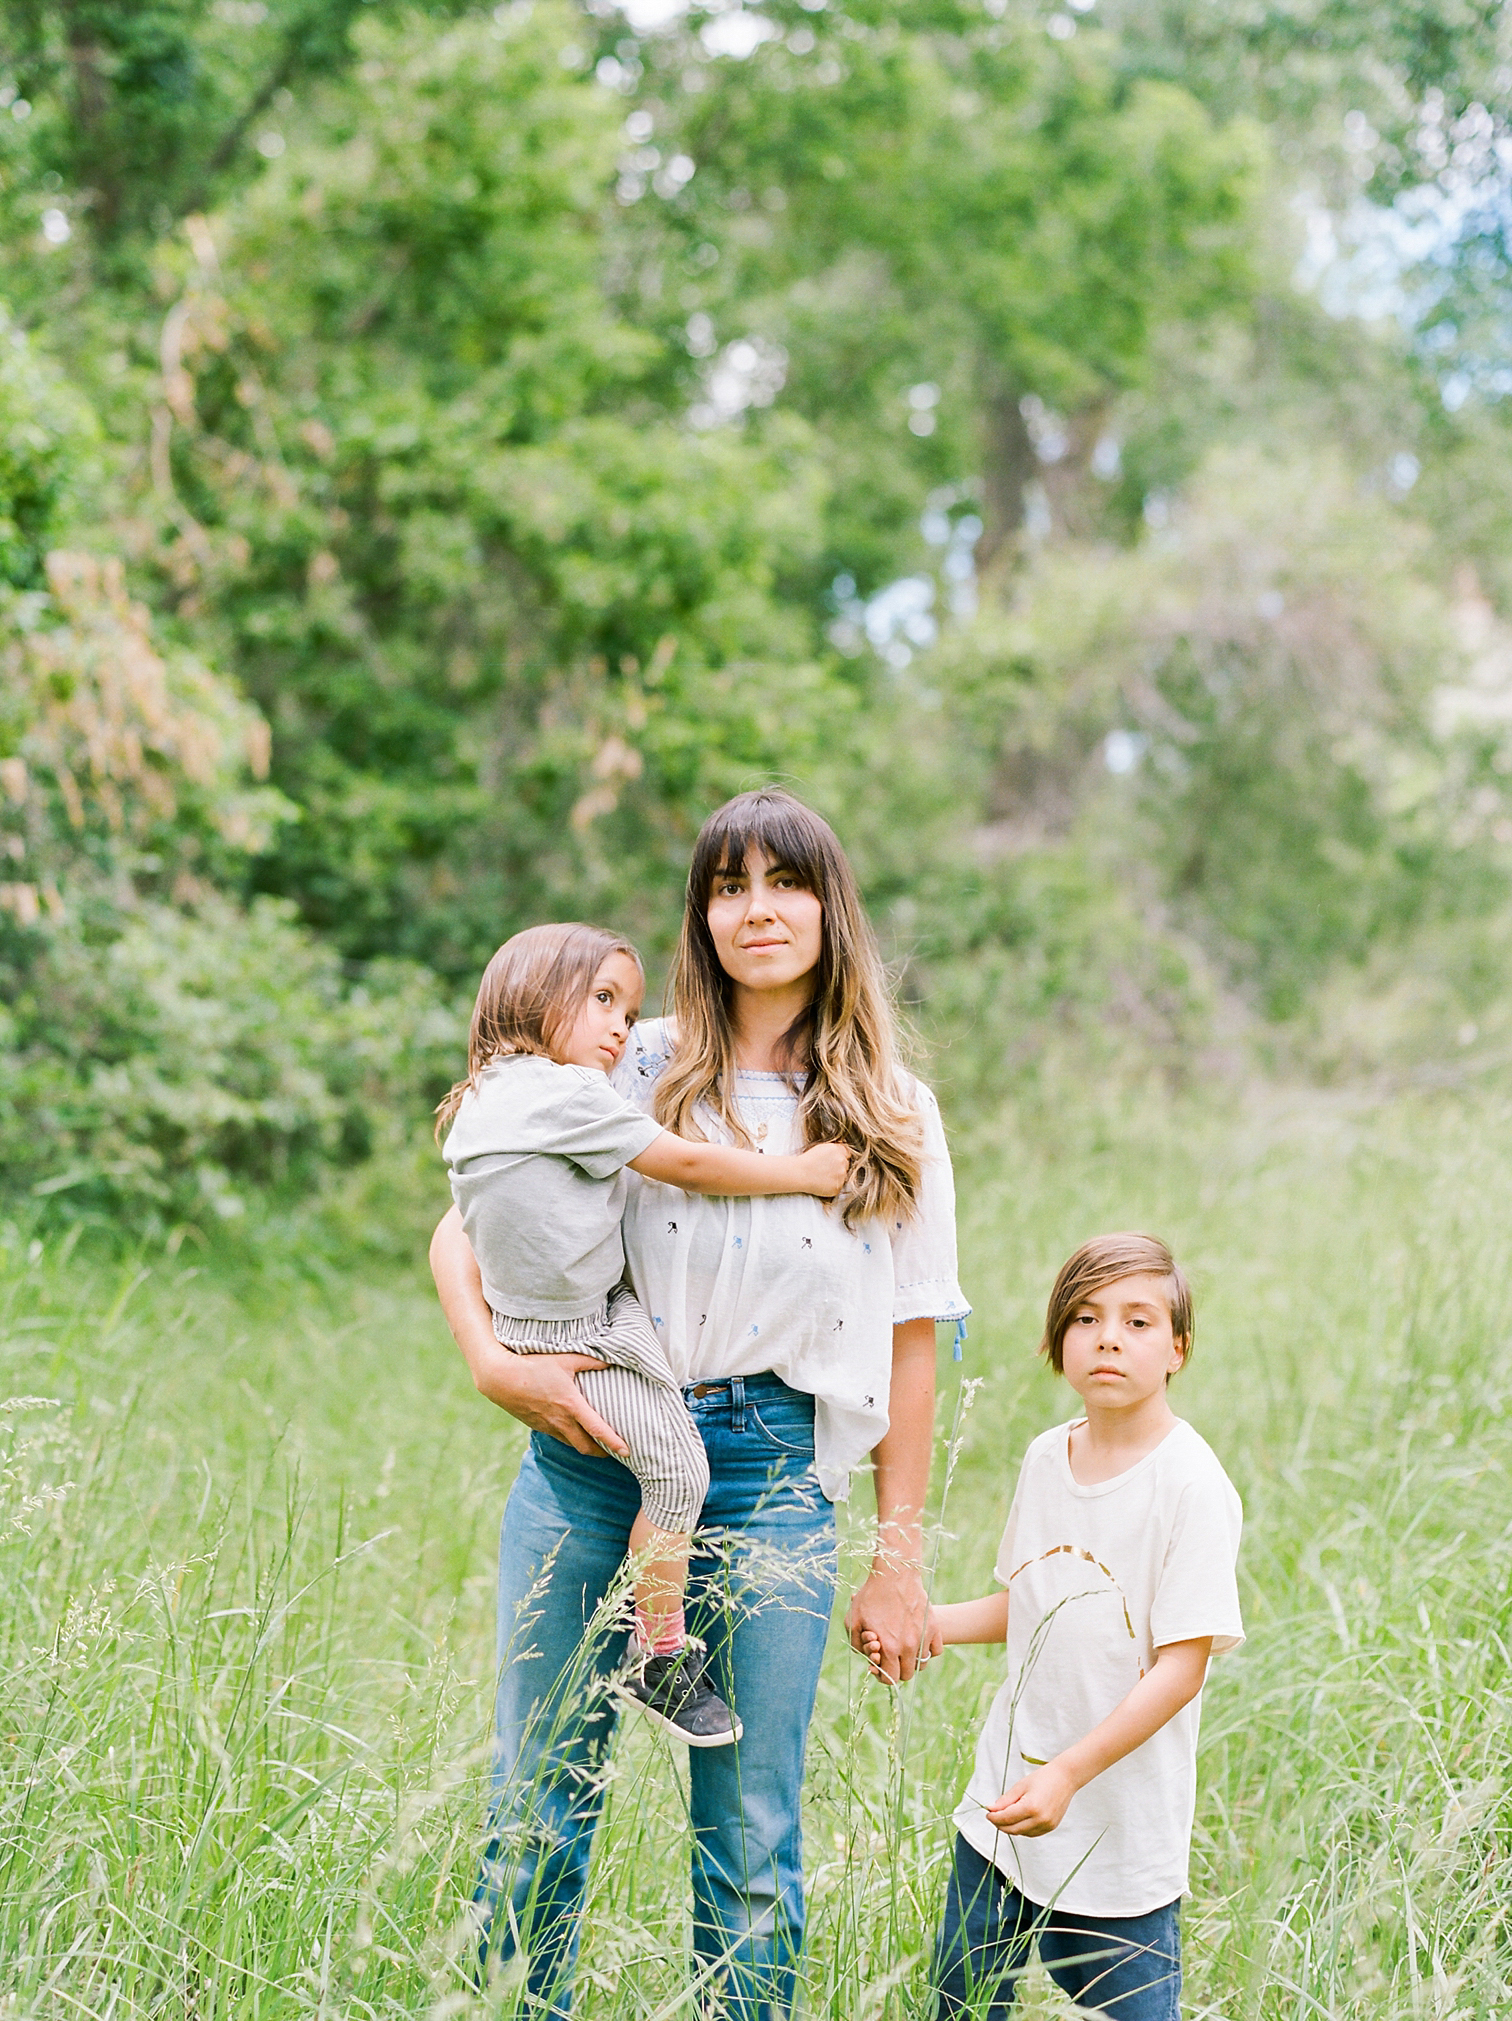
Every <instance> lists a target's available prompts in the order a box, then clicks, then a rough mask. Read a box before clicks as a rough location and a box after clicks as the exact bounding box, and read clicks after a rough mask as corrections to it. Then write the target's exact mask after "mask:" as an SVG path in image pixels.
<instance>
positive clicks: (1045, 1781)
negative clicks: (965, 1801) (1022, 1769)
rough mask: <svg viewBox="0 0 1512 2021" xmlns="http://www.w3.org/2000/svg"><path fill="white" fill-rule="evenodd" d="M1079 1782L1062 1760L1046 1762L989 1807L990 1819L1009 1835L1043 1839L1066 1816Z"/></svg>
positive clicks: (988, 1816)
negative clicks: (1063, 1764) (1062, 1764)
mask: <svg viewBox="0 0 1512 2021" xmlns="http://www.w3.org/2000/svg"><path fill="white" fill-rule="evenodd" d="M1076 1791H1077V1784H1076V1783H1075V1781H1074V1780H1073V1779H1072V1777H1071V1776H1070V1775H1068V1774H1067V1772H1066V1771H1065V1769H1063V1768H1062V1767H1061V1766H1060V1765H1059V1763H1057V1762H1053V1761H1047V1762H1046V1763H1045V1765H1044V1767H1043V1768H1037V1769H1035V1770H1034V1772H1033V1774H1032V1775H1026V1776H1025V1777H1024V1779H1023V1781H1022V1782H1016V1783H1015V1784H1014V1785H1013V1787H1012V1789H1010V1790H1006V1791H1005V1792H1004V1793H1003V1795H1002V1796H1000V1797H999V1798H998V1800H997V1802H996V1803H994V1804H989V1805H988V1806H987V1819H988V1822H989V1823H990V1824H995V1825H996V1826H997V1828H998V1830H999V1831H1000V1832H1006V1833H1007V1834H1008V1836H1009V1837H1010V1838H1021V1839H1040V1838H1043V1837H1044V1836H1045V1833H1046V1832H1053V1831H1054V1830H1055V1827H1056V1826H1057V1825H1058V1824H1059V1823H1060V1821H1061V1819H1062V1818H1063V1817H1064V1816H1065V1815H1066V1806H1067V1805H1068V1804H1069V1803H1070V1801H1071V1799H1072V1797H1074V1796H1075V1794H1076Z"/></svg>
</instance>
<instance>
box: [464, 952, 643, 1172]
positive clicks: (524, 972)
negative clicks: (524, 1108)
mask: <svg viewBox="0 0 1512 2021" xmlns="http://www.w3.org/2000/svg"><path fill="white" fill-rule="evenodd" d="M611 954H627V955H629V957H630V959H631V960H632V961H633V962H634V963H635V965H636V967H637V968H639V969H640V970H641V974H642V975H643V976H644V974H645V969H644V968H643V967H642V964H641V958H640V956H639V954H637V952H636V951H635V949H634V947H632V946H631V944H630V942H629V941H628V940H622V939H621V938H620V936H619V935H618V934H617V933H611V932H610V931H609V930H608V928H607V927H603V926H583V925H581V924H580V923H579V922H578V921H576V920H569V921H568V922H567V924H566V925H563V926H527V927H526V929H525V931H524V932H523V933H517V934H515V935H514V936H513V937H512V938H511V939H509V940H506V941H505V943H504V945H503V946H502V947H501V948H500V949H499V951H498V953H497V954H496V955H495V956H494V958H493V960H492V961H491V962H490V963H489V964H488V966H487V968H485V969H484V971H483V980H482V982H480V983H479V985H478V1000H477V1002H476V1003H475V1004H474V1005H473V1014H472V1026H471V1029H470V1030H469V1032H468V1034H467V1078H466V1080H465V1081H458V1082H457V1084H456V1086H455V1087H454V1088H452V1089H451V1090H450V1091H449V1092H448V1093H447V1095H446V1096H445V1098H444V1099H443V1100H442V1101H441V1102H440V1103H438V1105H437V1108H436V1135H437V1137H438V1138H439V1137H440V1135H441V1133H442V1131H443V1130H445V1129H447V1128H448V1127H449V1125H450V1123H451V1120H452V1118H453V1117H454V1116H455V1115H456V1113H457V1111H458V1109H459V1108H461V1106H462V1097H463V1096H464V1095H465V1094H466V1093H467V1091H468V1089H469V1088H476V1087H477V1085H478V1076H479V1075H480V1074H481V1073H482V1071H483V1069H484V1068H485V1067H486V1066H488V1065H489V1063H490V1062H491V1061H493V1060H497V1059H499V1058H501V1057H502V1056H503V1055H505V1054H507V1053H535V1054H537V1055H538V1056H539V1057H541V1058H543V1059H548V1060H549V1059H550V1058H551V1049H552V1047H553V1046H554V1045H555V1044H556V1043H557V1041H558V1040H559V1039H560V1038H561V1037H562V1035H563V1033H564V1031H565V1030H567V1029H569V1028H570V1027H571V1025H572V1024H573V1022H574V1020H575V1019H576V1017H577V1014H578V1012H579V1011H580V1010H581V1009H582V1007H583V1004H584V1002H585V1000H586V999H587V996H588V992H589V990H590V989H592V987H593V978H594V977H595V976H596V975H597V974H598V972H599V970H600V969H601V968H602V967H603V965H604V963H605V962H606V961H607V960H608V959H609V957H610V955H611Z"/></svg>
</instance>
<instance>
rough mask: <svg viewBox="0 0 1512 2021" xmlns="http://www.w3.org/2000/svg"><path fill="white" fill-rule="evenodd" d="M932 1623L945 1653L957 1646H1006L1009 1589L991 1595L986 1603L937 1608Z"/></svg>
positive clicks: (958, 1602) (966, 1602) (956, 1603)
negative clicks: (988, 1644) (990, 1644)
mask: <svg viewBox="0 0 1512 2021" xmlns="http://www.w3.org/2000/svg"><path fill="white" fill-rule="evenodd" d="M931 1623H932V1626H933V1627H934V1628H935V1630H936V1631H937V1633H938V1641H939V1646H940V1648H942V1649H943V1648H946V1647H947V1646H948V1645H949V1644H951V1643H954V1642H1006V1641H1007V1640H1008V1589H1007V1588H1006V1587H1004V1588H1003V1590H1002V1591H1001V1592H1000V1593H989V1594H988V1595H987V1596H986V1598H985V1599H982V1600H955V1601H952V1602H950V1603H948V1604H947V1605H945V1606H943V1607H936V1608H934V1609H933V1610H932V1615H931ZM932 1639H933V1638H932Z"/></svg>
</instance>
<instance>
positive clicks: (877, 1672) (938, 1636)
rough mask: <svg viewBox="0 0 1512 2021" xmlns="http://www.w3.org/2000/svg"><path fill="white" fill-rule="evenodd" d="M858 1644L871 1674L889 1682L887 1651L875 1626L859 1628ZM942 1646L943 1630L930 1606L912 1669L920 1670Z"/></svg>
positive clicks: (879, 1680) (884, 1682)
mask: <svg viewBox="0 0 1512 2021" xmlns="http://www.w3.org/2000/svg"><path fill="white" fill-rule="evenodd" d="M860 1646H861V1654H862V1655H863V1656H864V1657H865V1658H866V1660H867V1662H868V1663H869V1664H870V1665H871V1674H872V1676H873V1677H875V1678H876V1679H877V1681H878V1683H879V1684H890V1683H891V1682H892V1679H891V1678H890V1677H889V1676H888V1674H887V1667H886V1655H887V1652H886V1651H885V1650H884V1648H883V1646H882V1637H881V1636H880V1635H879V1634H878V1633H877V1631H876V1629H875V1628H863V1629H862V1630H861V1634H860ZM944 1647H945V1635H944V1631H943V1630H942V1629H941V1627H940V1624H939V1622H938V1620H937V1619H936V1618H935V1613H934V1610H933V1608H931V1609H930V1613H929V1619H928V1620H927V1621H926V1622H925V1624H924V1637H923V1640H922V1641H921V1642H920V1644H919V1653H918V1655H917V1656H916V1657H915V1658H914V1669H915V1670H921V1669H922V1668H923V1666H924V1665H925V1664H926V1663H927V1662H928V1661H929V1659H930V1657H931V1656H938V1655H939V1654H940V1652H941V1650H942V1649H943V1648H944Z"/></svg>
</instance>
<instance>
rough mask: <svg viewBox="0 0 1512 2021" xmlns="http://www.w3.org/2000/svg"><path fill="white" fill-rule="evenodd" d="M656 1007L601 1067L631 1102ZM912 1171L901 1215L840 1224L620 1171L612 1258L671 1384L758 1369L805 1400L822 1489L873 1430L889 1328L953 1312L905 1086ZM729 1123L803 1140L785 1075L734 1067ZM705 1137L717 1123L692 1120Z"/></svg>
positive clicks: (949, 1244)
mask: <svg viewBox="0 0 1512 2021" xmlns="http://www.w3.org/2000/svg"><path fill="white" fill-rule="evenodd" d="M670 1050H671V1041H670V1038H669V1036H668V1028H667V1021H666V1020H665V1019H663V1018H655V1019H651V1020H649V1021H648V1022H647V1023H645V1024H640V1025H637V1026H636V1027H635V1028H634V1030H633V1031H632V1032H631V1034H630V1043H629V1045H628V1046H627V1047H626V1049H625V1057H624V1058H623V1059H622V1060H621V1062H620V1064H619V1067H618V1068H617V1069H616V1071H615V1075H614V1083H615V1086H616V1087H617V1088H618V1089H619V1091H620V1092H621V1093H622V1094H624V1095H626V1096H628V1097H629V1099H630V1100H632V1101H635V1102H639V1103H640V1104H641V1106H642V1107H644V1108H649V1107H650V1105H651V1097H652V1092H653V1090H654V1088H655V1085H656V1081H657V1078H658V1076H659V1075H660V1073H661V1071H662V1069H663V1068H664V1067H665V1066H666V1064H667V1061H668V1058H669V1056H670ZM913 1086H914V1090H915V1094H916V1097H917V1101H918V1108H919V1114H920V1117H921V1119H922V1122H923V1125H924V1156H925V1165H924V1174H923V1183H922V1186H921V1190H920V1196H919V1202H918V1206H917V1208H916V1210H915V1213H914V1214H913V1216H912V1217H911V1218H910V1219H908V1220H906V1221H900V1222H894V1223H893V1224H892V1225H891V1226H888V1225H887V1224H885V1223H883V1222H881V1221H870V1222H865V1223H863V1224H862V1225H861V1226H860V1227H858V1228H856V1229H854V1230H853V1229H849V1228H847V1227H846V1226H845V1224H844V1222H843V1221H842V1220H841V1219H840V1216H839V1214H838V1213H837V1212H836V1211H835V1210H834V1209H833V1208H832V1207H830V1206H828V1205H827V1204H826V1202H824V1201H822V1200H816V1199H814V1198H813V1197H812V1196H811V1195H806V1194H788V1195H781V1196H777V1197H775V1198H769V1199H755V1200H752V1199H739V1200H737V1199H715V1198H712V1197H709V1196H706V1195H700V1194H692V1193H683V1192H681V1191H679V1190H678V1188H677V1187H675V1186H664V1185H662V1184H660V1183H659V1182H658V1181H656V1180H653V1179H643V1178H641V1177H640V1176H639V1174H637V1173H634V1172H632V1173H631V1174H630V1181H631V1185H630V1197H629V1202H628V1204H627V1206H626V1209H625V1222H624V1231H625V1254H626V1256H627V1257H628V1259H629V1264H630V1274H631V1277H632V1279H633V1280H634V1284H635V1288H636V1291H637V1293H638V1295H639V1297H640V1299H641V1302H642V1304H643V1305H644V1306H645V1308H646V1311H647V1312H648V1313H649V1315H650V1317H651V1322H652V1325H653V1326H654V1327H655V1329H656V1337H657V1339H658V1340H659V1341H660V1342H661V1343H662V1346H663V1348H664V1349H665V1350H666V1354H667V1359H668V1360H669V1362H670V1363H671V1365H672V1371H673V1374H674V1375H675V1376H676V1377H677V1378H678V1380H679V1381H680V1382H722V1381H727V1380H728V1379H729V1377H731V1376H733V1375H756V1374H759V1373H761V1372H762V1371H766V1370H770V1371H771V1373H772V1374H774V1375H778V1376H780V1377H781V1378H782V1380H783V1381H784V1382H785V1383H787V1384H788V1385H789V1386H790V1387H791V1388H793V1389H799V1390H803V1391H805V1392H806V1393H807V1394H809V1395H811V1396H812V1397H814V1399H815V1400H816V1403H817V1406H818V1408H817V1411H816V1414H815V1464H816V1471H817V1473H818V1477H819V1485H820V1487H821V1489H822V1490H823V1492H824V1493H825V1495H826V1496H827V1497H828V1498H829V1499H830V1500H831V1501H832V1502H833V1501H843V1500H844V1499H845V1497H846V1495H847V1493H848V1492H849V1484H850V1473H851V1469H852V1468H853V1467H854V1466H856V1465H857V1464H858V1463H859V1462H860V1461H861V1460H862V1459H864V1458H865V1456H866V1455H867V1454H868V1453H869V1452H870V1451H871V1450H872V1448H873V1446H875V1445H876V1443H877V1441H878V1440H879V1439H880V1438H881V1437H882V1435H883V1434H884V1433H885V1432H886V1430H887V1398H888V1384H889V1381H890V1379H891V1373H892V1330H893V1327H894V1326H895V1325H897V1324H899V1323H901V1322H902V1321H904V1320H907V1319H936V1320H940V1319H964V1318H965V1317H966V1315H967V1314H968V1313H969V1312H970V1310H971V1308H970V1307H969V1306H968V1305H967V1303H966V1301H965V1299H964V1298H963V1297H962V1296H961V1289H960V1286H959V1284H958V1283H957V1281H956V1234H955V1184H954V1180H953V1178H952V1176H951V1169H950V1152H949V1150H948V1148H947V1146H946V1143H945V1130H944V1126H943V1125H942V1123H941V1121H940V1110H939V1104H938V1103H937V1102H936V1101H935V1098H934V1096H933V1095H932V1094H931V1093H930V1091H929V1089H928V1088H926V1087H925V1086H924V1084H923V1082H922V1081H915V1082H914V1083H913ZM736 1100H737V1102H738V1104H739V1107H740V1114H741V1119H742V1121H743V1122H744V1123H745V1126H746V1129H747V1131H748V1132H749V1134H750V1138H751V1142H752V1143H753V1144H754V1145H755V1146H756V1148H757V1149H758V1150H764V1151H769V1152H771V1153H773V1154H774V1155H778V1154H785V1153H789V1152H793V1151H798V1150H801V1149H802V1148H803V1147H802V1145H801V1144H799V1143H797V1142H796V1141H795V1124H796V1121H797V1114H798V1095H797V1093H796V1091H795V1089H794V1086H793V1083H792V1082H791V1081H790V1080H789V1079H788V1078H787V1077H786V1076H785V1075H783V1074H760V1073H751V1072H747V1071H745V1070H744V1069H742V1070H741V1071H740V1073H739V1074H738V1076H737V1085H736ZM705 1127H706V1128H707V1129H708V1133H709V1135H710V1136H711V1137H718V1136H720V1135H721V1134H722V1132H721V1131H720V1129H719V1126H718V1124H717V1123H716V1122H715V1121H714V1119H713V1118H705Z"/></svg>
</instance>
